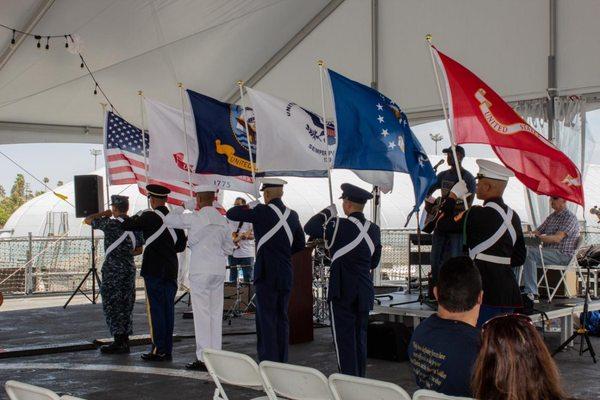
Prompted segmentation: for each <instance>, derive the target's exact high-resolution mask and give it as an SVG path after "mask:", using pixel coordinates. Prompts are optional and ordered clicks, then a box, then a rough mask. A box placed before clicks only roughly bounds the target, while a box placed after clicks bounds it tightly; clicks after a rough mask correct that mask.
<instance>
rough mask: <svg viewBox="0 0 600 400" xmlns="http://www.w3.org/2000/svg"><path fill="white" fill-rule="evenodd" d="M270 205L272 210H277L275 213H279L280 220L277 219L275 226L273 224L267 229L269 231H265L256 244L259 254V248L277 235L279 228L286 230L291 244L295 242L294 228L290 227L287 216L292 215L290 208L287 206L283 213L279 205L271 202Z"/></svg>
mask: <svg viewBox="0 0 600 400" xmlns="http://www.w3.org/2000/svg"><path fill="white" fill-rule="evenodd" d="M269 207H270V208H271V210H273V211H274V212H275V214H277V217H278V218H279V221H277V223H276V224H275V226H273V227H272V228H271V229H269V230H268V231H267V233H265V234H264V235H263V236H262V237H261V238H260V240H259V241H258V243H257V244H256V254H257V255H258V250H259V249H260V248H261V247H262V245H263V244H265V243H267V241H268V240H269V239H271V238H272V237H273V236H275V234H276V233H277V232H279V230H280V229H281V228H283V229H284V230H285V233H286V234H287V237H288V239H289V241H290V246H291V245H292V243H293V242H294V236H293V235H292V230H291V229H290V226H289V225H288V223H287V218H288V217H289V215H290V209H289V208H286V209H285V211H284V212H283V213H282V212H281V210H279V208H277V206H275V205H274V204H269Z"/></svg>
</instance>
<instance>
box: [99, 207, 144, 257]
mask: <svg viewBox="0 0 600 400" xmlns="http://www.w3.org/2000/svg"><path fill="white" fill-rule="evenodd" d="M115 219H116V220H117V221H119V222H121V223H123V218H120V217H119V218H115ZM127 237H129V239H130V240H131V248H132V249H135V247H136V245H137V244H136V242H135V235H134V234H133V232H123V234H122V235H121V236H119V237H118V239H117V240H115V241H114V242H112V243H111V245H110V246H108V248H107V249H106V250H105V251H104V258H105V259H106V258H107V257H108V255H109V254H110V253H111V252H112V251H113V250H114V249H116V248H117V247H118V246H119V245H120V244H121V243H123V242H124V241H125V239H127Z"/></svg>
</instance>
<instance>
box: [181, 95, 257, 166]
mask: <svg viewBox="0 0 600 400" xmlns="http://www.w3.org/2000/svg"><path fill="white" fill-rule="evenodd" d="M187 93H188V96H189V99H190V104H191V106H192V114H193V115H194V124H195V128H196V135H197V137H198V162H197V163H196V173H209V174H218V175H225V176H240V175H245V176H251V175H252V168H251V164H250V154H249V151H250V148H251V149H252V154H253V157H255V156H256V154H255V152H256V128H255V123H254V112H253V111H252V109H251V108H246V110H243V109H242V107H240V106H238V105H236V104H228V103H223V102H221V101H219V100H216V99H213V98H212V97H208V96H204V95H202V94H200V93H196V92H194V91H192V90H187ZM245 119H247V121H248V130H249V131H250V132H249V135H246V129H245ZM248 137H249V138H250V143H248Z"/></svg>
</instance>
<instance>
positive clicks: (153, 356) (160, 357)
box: [142, 353, 173, 361]
mask: <svg viewBox="0 0 600 400" xmlns="http://www.w3.org/2000/svg"><path fill="white" fill-rule="evenodd" d="M142 360H144V361H172V360H173V356H172V355H171V354H160V353H144V354H142Z"/></svg>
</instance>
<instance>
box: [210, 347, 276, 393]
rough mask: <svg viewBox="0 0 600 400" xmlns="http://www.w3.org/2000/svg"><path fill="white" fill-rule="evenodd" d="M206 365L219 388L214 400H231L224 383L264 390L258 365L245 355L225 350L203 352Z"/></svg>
mask: <svg viewBox="0 0 600 400" xmlns="http://www.w3.org/2000/svg"><path fill="white" fill-rule="evenodd" d="M202 355H203V356H204V363H205V364H206V369H207V370H208V373H209V375H210V377H211V378H212V380H213V382H214V383H215V385H217V388H216V389H215V393H214V395H213V400H229V398H228V397H227V395H226V394H225V389H223V385H222V384H221V382H222V383H227V384H229V385H233V386H242V387H251V388H258V387H260V388H262V387H263V381H262V378H261V376H260V372H259V369H258V365H257V364H256V362H254V360H253V359H252V358H250V357H248V356H247V355H245V354H240V353H234V352H232V351H224V350H212V349H204V350H202ZM267 399H268V397H266V396H262V397H256V398H254V400H267Z"/></svg>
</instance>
